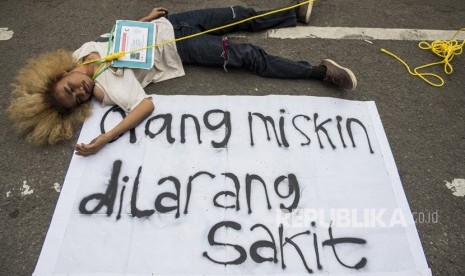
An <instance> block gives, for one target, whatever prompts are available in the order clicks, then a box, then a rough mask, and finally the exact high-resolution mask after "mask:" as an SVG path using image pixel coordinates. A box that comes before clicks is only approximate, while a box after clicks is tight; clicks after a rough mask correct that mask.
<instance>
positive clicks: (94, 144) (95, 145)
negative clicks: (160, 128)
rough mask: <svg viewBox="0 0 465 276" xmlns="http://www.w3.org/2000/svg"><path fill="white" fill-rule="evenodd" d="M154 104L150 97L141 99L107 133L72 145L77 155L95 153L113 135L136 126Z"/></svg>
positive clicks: (111, 138)
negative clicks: (88, 141) (87, 142)
mask: <svg viewBox="0 0 465 276" xmlns="http://www.w3.org/2000/svg"><path fill="white" fill-rule="evenodd" d="M154 108H155V107H154V105H153V102H152V100H151V99H143V100H142V102H140V104H138V105H137V106H136V108H134V109H133V110H132V111H131V112H129V113H128V115H127V116H126V117H125V118H124V119H123V120H122V121H121V122H120V123H119V124H118V125H116V126H115V127H114V128H113V129H112V130H110V131H108V132H107V133H104V134H100V135H99V136H98V137H97V138H95V139H94V140H92V141H91V142H90V143H89V144H84V143H81V144H80V145H79V144H77V145H76V146H75V147H74V150H75V151H76V154H77V155H81V156H88V155H92V154H95V153H97V152H98V151H99V150H100V149H101V148H103V147H104V146H105V145H106V144H107V143H108V142H110V141H111V140H113V139H114V138H115V137H117V136H118V135H120V134H121V133H124V132H126V131H128V130H130V129H131V128H134V127H136V126H138V125H139V124H140V123H141V122H142V121H143V120H145V118H147V117H148V116H149V115H150V114H152V111H153V110H154Z"/></svg>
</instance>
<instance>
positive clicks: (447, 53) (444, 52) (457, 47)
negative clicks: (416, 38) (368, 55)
mask: <svg viewBox="0 0 465 276" xmlns="http://www.w3.org/2000/svg"><path fill="white" fill-rule="evenodd" d="M462 31H465V28H462V29H460V30H458V31H457V32H456V33H455V34H454V36H453V37H452V39H451V40H435V41H433V42H432V43H431V44H430V43H427V42H425V41H422V42H420V43H419V44H418V47H419V48H420V49H422V50H431V51H432V52H433V53H434V54H435V55H437V56H439V57H441V58H443V59H442V60H441V61H438V62H433V63H428V64H425V65H421V66H418V67H416V68H415V69H413V71H412V70H411V69H410V67H409V66H408V65H407V63H406V62H405V61H403V60H402V59H401V58H399V57H398V56H396V55H395V54H393V53H391V52H389V51H388V50H386V49H381V52H383V53H385V54H388V55H390V56H391V57H393V58H395V59H397V60H398V61H399V62H400V63H402V64H403V65H404V66H405V68H407V71H408V72H409V74H410V75H412V76H417V77H419V78H421V79H422V80H424V81H425V82H427V83H428V84H430V85H432V86H435V87H441V86H443V85H444V79H443V78H441V77H440V76H439V75H437V74H434V73H420V72H419V70H421V69H424V68H427V67H431V66H436V65H441V64H444V72H445V73H446V74H448V75H450V74H452V72H453V71H454V68H453V67H452V64H451V61H452V59H453V58H454V56H458V55H460V54H462V51H463V46H464V45H465V40H463V41H462V43H459V42H458V41H457V39H455V38H456V37H457V35H458V34H459V33H460V32H462ZM428 78H430V79H428ZM431 78H433V79H436V80H438V81H439V82H433V81H432V80H431Z"/></svg>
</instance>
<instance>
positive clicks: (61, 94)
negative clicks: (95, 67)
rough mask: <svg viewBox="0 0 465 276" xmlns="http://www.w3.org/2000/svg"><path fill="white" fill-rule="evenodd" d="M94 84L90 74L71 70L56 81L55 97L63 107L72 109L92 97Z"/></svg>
mask: <svg viewBox="0 0 465 276" xmlns="http://www.w3.org/2000/svg"><path fill="white" fill-rule="evenodd" d="M94 85H95V83H94V80H92V78H90V77H89V76H88V75H86V74H84V73H81V72H76V71H71V72H69V73H66V74H65V75H64V76H63V77H62V78H61V79H60V80H59V81H58V82H57V83H56V85H55V99H56V100H57V101H58V103H59V104H60V105H61V106H62V107H63V108H65V109H67V110H72V109H74V108H76V107H77V106H79V105H81V104H82V103H85V102H87V101H89V100H90V99H91V98H92V95H93V90H94Z"/></svg>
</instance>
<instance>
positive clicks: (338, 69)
mask: <svg viewBox="0 0 465 276" xmlns="http://www.w3.org/2000/svg"><path fill="white" fill-rule="evenodd" d="M320 65H322V66H325V67H326V76H325V78H324V79H323V81H324V82H326V83H328V84H330V85H333V86H336V87H338V88H341V89H349V90H355V88H356V87H357V78H356V77H355V74H354V73H353V72H352V71H351V70H350V69H348V68H344V67H342V66H341V65H339V64H337V63H336V62H335V61H333V60H330V59H323V60H322V61H321V63H320Z"/></svg>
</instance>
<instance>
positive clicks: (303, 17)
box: [297, 0, 313, 24]
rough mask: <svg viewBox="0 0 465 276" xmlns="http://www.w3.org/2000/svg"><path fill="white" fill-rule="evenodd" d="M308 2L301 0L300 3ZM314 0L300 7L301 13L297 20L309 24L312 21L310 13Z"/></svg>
mask: <svg viewBox="0 0 465 276" xmlns="http://www.w3.org/2000/svg"><path fill="white" fill-rule="evenodd" d="M302 2H306V1H305V0H299V3H302ZM312 7H313V1H310V2H308V3H307V4H305V5H302V6H300V7H299V13H298V15H297V20H298V21H299V22H302V23H305V24H308V23H309V22H310V15H312Z"/></svg>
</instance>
